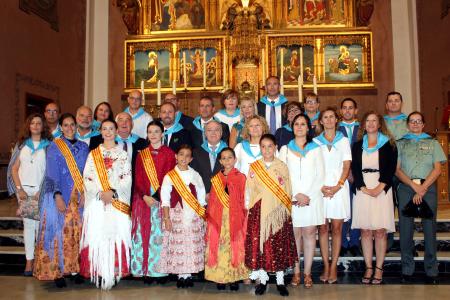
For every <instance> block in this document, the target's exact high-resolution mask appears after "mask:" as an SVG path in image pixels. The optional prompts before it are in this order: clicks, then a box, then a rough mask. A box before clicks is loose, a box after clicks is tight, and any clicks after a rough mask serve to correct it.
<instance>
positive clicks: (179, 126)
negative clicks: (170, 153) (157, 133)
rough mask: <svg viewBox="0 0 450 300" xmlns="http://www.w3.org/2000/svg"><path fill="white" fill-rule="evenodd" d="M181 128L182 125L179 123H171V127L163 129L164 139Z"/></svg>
mask: <svg viewBox="0 0 450 300" xmlns="http://www.w3.org/2000/svg"><path fill="white" fill-rule="evenodd" d="M182 129H183V125H181V124H180V123H175V124H173V126H172V127H170V128H169V129H166V130H165V131H164V139H166V138H167V137H168V136H169V135H171V134H174V133H177V132H178V131H180V130H182Z"/></svg>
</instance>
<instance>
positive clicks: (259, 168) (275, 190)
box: [250, 160, 292, 211]
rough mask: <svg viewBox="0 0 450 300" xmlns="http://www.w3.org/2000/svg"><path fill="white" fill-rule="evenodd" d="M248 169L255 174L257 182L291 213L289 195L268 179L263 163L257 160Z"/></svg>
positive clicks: (270, 178)
mask: <svg viewBox="0 0 450 300" xmlns="http://www.w3.org/2000/svg"><path fill="white" fill-rule="evenodd" d="M250 168H251V169H252V170H253V172H255V174H256V176H258V178H259V180H260V181H261V182H262V183H263V184H264V186H265V187H266V188H268V189H269V191H270V192H271V193H272V194H273V195H274V196H275V197H276V198H278V200H280V202H281V203H283V205H284V206H286V208H287V209H288V210H289V211H291V208H292V202H291V198H290V197H289V195H288V194H287V193H286V192H285V191H284V190H283V189H282V188H281V186H280V185H279V184H278V183H277V182H276V181H275V180H274V179H273V178H272V177H270V175H269V173H268V172H267V171H266V168H265V167H264V165H263V163H262V162H261V161H259V160H257V161H255V162H254V163H252V164H251V165H250Z"/></svg>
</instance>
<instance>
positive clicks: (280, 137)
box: [275, 127, 294, 150]
mask: <svg viewBox="0 0 450 300" xmlns="http://www.w3.org/2000/svg"><path fill="white" fill-rule="evenodd" d="M293 138H294V133H293V132H292V131H289V130H287V129H286V128H284V127H281V128H278V129H277V131H276V132H275V139H276V141H277V147H278V150H280V149H281V147H283V146H284V145H287V144H288V143H289V142H290V141H291V140H292V139H293Z"/></svg>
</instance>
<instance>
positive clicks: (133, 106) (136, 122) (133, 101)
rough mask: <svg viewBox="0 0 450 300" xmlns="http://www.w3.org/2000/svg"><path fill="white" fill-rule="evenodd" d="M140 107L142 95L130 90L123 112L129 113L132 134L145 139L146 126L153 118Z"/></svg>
mask: <svg viewBox="0 0 450 300" xmlns="http://www.w3.org/2000/svg"><path fill="white" fill-rule="evenodd" d="M141 105H142V93H141V91H139V90H132V91H131V92H130V93H129V94H128V107H127V108H125V110H124V112H126V113H129V114H130V115H131V117H132V119H133V131H132V132H133V133H134V134H136V135H138V136H139V137H141V138H143V139H145V138H146V137H147V125H148V123H150V122H151V121H153V118H152V117H151V116H150V115H149V114H148V113H147V112H146V111H145V110H144V108H143V107H141Z"/></svg>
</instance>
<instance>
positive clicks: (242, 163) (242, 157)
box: [234, 143, 262, 176]
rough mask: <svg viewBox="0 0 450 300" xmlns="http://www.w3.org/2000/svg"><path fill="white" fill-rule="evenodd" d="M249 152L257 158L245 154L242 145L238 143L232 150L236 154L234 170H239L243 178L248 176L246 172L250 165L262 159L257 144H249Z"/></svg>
mask: <svg viewBox="0 0 450 300" xmlns="http://www.w3.org/2000/svg"><path fill="white" fill-rule="evenodd" d="M250 151H251V152H252V154H253V155H257V154H259V155H258V156H256V158H255V157H253V156H250V155H248V154H247V152H245V151H244V148H243V147H242V143H239V144H237V145H236V147H235V148H234V152H235V153H236V165H235V167H236V169H238V170H239V172H241V173H242V174H244V175H245V176H247V175H248V171H249V169H250V164H251V163H253V162H255V161H256V160H258V159H260V158H262V156H261V154H260V153H261V149H260V147H259V144H250Z"/></svg>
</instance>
